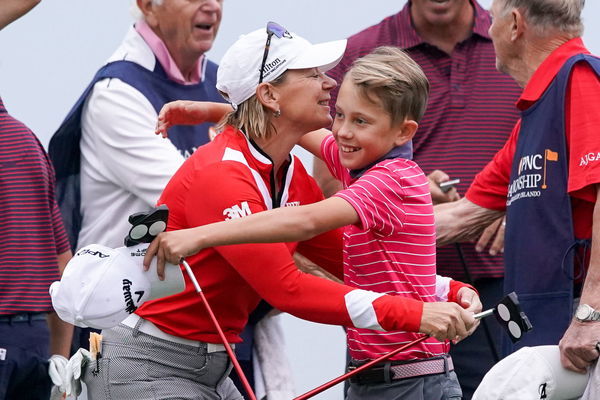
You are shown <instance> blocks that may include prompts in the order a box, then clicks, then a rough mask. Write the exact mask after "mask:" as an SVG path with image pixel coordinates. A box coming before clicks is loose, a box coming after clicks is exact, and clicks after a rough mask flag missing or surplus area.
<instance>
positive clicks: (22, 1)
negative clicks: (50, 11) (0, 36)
mask: <svg viewBox="0 0 600 400" xmlns="http://www.w3.org/2000/svg"><path fill="white" fill-rule="evenodd" d="M41 1H42V0H2V6H1V7H0V29H4V28H5V27H6V25H8V24H10V23H11V22H13V21H14V20H16V19H19V18H21V17H22V16H23V15H25V14H27V13H28V12H29V10H31V9H32V8H33V7H35V6H37V5H38V4H39V3H40V2H41Z"/></svg>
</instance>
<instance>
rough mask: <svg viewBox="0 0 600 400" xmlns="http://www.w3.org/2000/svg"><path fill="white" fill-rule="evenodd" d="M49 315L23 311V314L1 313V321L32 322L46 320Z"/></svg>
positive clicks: (10, 322)
mask: <svg viewBox="0 0 600 400" xmlns="http://www.w3.org/2000/svg"><path fill="white" fill-rule="evenodd" d="M47 316H48V314H47V313H22V314H10V315H0V323H9V324H12V323H16V322H31V321H40V320H45V319H46V317H47Z"/></svg>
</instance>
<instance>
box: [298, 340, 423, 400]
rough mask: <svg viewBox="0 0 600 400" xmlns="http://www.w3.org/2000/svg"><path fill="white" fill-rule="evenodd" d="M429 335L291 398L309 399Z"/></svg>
mask: <svg viewBox="0 0 600 400" xmlns="http://www.w3.org/2000/svg"><path fill="white" fill-rule="evenodd" d="M429 337H430V336H428V335H423V336H421V337H420V338H418V339H416V340H413V341H412V342H410V343H407V344H405V345H404V346H400V347H398V348H397V349H396V350H392V351H390V352H389V353H387V354H384V355H382V356H381V357H379V358H376V359H374V360H371V361H369V362H368V363H366V364H363V365H361V366H360V367H358V368H356V369H354V370H352V371H350V372H346V373H345V374H343V375H340V376H338V377H337V378H335V379H332V380H330V381H329V382H326V383H324V384H322V385H321V386H319V387H316V388H314V389H313V390H311V391H308V392H306V393H304V394H302V395H300V396H298V397H295V398H294V399H293V400H306V399H309V398H311V397H313V396H315V395H317V394H319V393H321V392H322V391H324V390H327V389H329V388H330V387H332V386H335V385H337V384H338V383H340V382H342V381H344V380H346V379H348V378H350V377H352V376H354V375H356V374H358V373H359V372H362V371H364V370H365V369H369V368H371V367H372V366H374V365H375V364H377V363H380V362H382V361H385V360H387V359H388V358H390V357H393V356H394V355H396V354H398V353H400V352H401V351H403V350H406V349H408V348H409V347H411V346H414V345H416V344H418V343H421V342H422V341H424V340H425V339H428V338H429Z"/></svg>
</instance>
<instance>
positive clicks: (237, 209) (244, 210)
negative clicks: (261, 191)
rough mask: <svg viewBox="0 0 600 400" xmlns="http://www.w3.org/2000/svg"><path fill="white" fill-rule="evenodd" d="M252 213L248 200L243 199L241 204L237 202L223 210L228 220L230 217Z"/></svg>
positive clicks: (239, 216) (234, 217)
mask: <svg viewBox="0 0 600 400" xmlns="http://www.w3.org/2000/svg"><path fill="white" fill-rule="evenodd" d="M250 214H252V211H251V210H250V206H248V202H247V201H243V202H242V203H241V204H240V205H237V204H235V205H233V206H231V207H229V208H226V209H224V210H223V215H224V216H225V220H226V221H227V220H229V219H236V218H242V217H245V216H248V215H250Z"/></svg>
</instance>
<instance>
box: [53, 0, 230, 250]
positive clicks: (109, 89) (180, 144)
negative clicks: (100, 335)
mask: <svg viewBox="0 0 600 400" xmlns="http://www.w3.org/2000/svg"><path fill="white" fill-rule="evenodd" d="M137 6H138V8H139V9H140V11H141V14H142V15H141V18H140V19H139V20H138V21H137V22H136V23H135V25H134V26H133V27H131V28H130V29H129V32H128V33H127V35H126V36H125V39H124V41H123V42H122V43H121V45H120V46H119V48H118V49H117V50H116V51H115V53H114V54H113V55H112V56H111V57H110V58H109V59H108V62H107V64H105V65H104V66H103V67H102V68H101V69H100V70H99V71H98V73H97V74H96V76H95V77H94V79H93V81H92V83H91V84H90V85H89V86H88V88H87V89H86V90H85V91H84V93H83V95H82V96H81V98H80V99H79V101H78V102H77V104H76V105H75V107H73V109H72V110H71V112H70V113H69V115H68V116H67V118H66V119H65V121H64V122H63V124H62V125H61V127H60V128H59V129H58V131H57V132H56V133H55V135H54V136H53V137H52V140H51V141H50V146H49V153H50V157H51V158H52V161H53V162H54V164H55V168H56V171H57V180H58V189H59V193H58V195H59V202H60V205H61V210H62V211H63V218H64V219H65V223H66V226H67V229H68V233H69V236H70V239H71V244H72V246H73V247H74V248H77V247H81V246H85V245H88V244H90V243H101V244H103V245H106V246H110V247H118V246H122V245H123V237H124V235H125V234H126V233H127V232H128V230H129V223H128V221H127V217H128V216H129V215H130V214H132V213H134V212H138V211H143V210H146V209H148V208H150V207H153V206H154V205H155V202H156V200H157V199H158V196H159V195H160V193H161V191H162V189H163V188H164V186H165V185H166V183H167V182H168V180H169V178H170V177H171V176H172V175H173V173H174V172H175V171H176V170H177V169H178V168H179V166H180V165H181V164H182V163H183V161H184V159H185V158H186V157H187V156H189V155H190V154H191V153H192V152H193V151H194V150H195V149H196V148H197V147H198V146H200V145H202V144H204V143H206V142H208V140H209V139H208V129H209V125H200V126H194V127H178V128H175V129H176V130H175V131H174V132H173V134H172V135H171V136H170V137H169V138H170V141H168V140H162V138H160V137H156V136H155V135H154V128H155V125H156V118H157V115H158V111H159V110H160V108H161V107H162V105H163V104H164V103H166V102H169V101H172V100H176V99H190V100H191V99H194V100H210V101H223V100H222V98H221V96H220V95H219V94H218V92H217V90H216V88H215V82H216V70H217V66H216V64H214V63H213V62H211V61H209V60H208V59H207V58H206V56H205V55H204V53H205V52H207V51H208V50H210V48H211V46H212V44H213V41H214V39H215V36H216V34H217V31H218V29H219V24H220V22H221V13H222V1H221V0H199V1H187V0H137ZM79 189H80V190H79ZM79 193H80V197H79Z"/></svg>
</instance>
